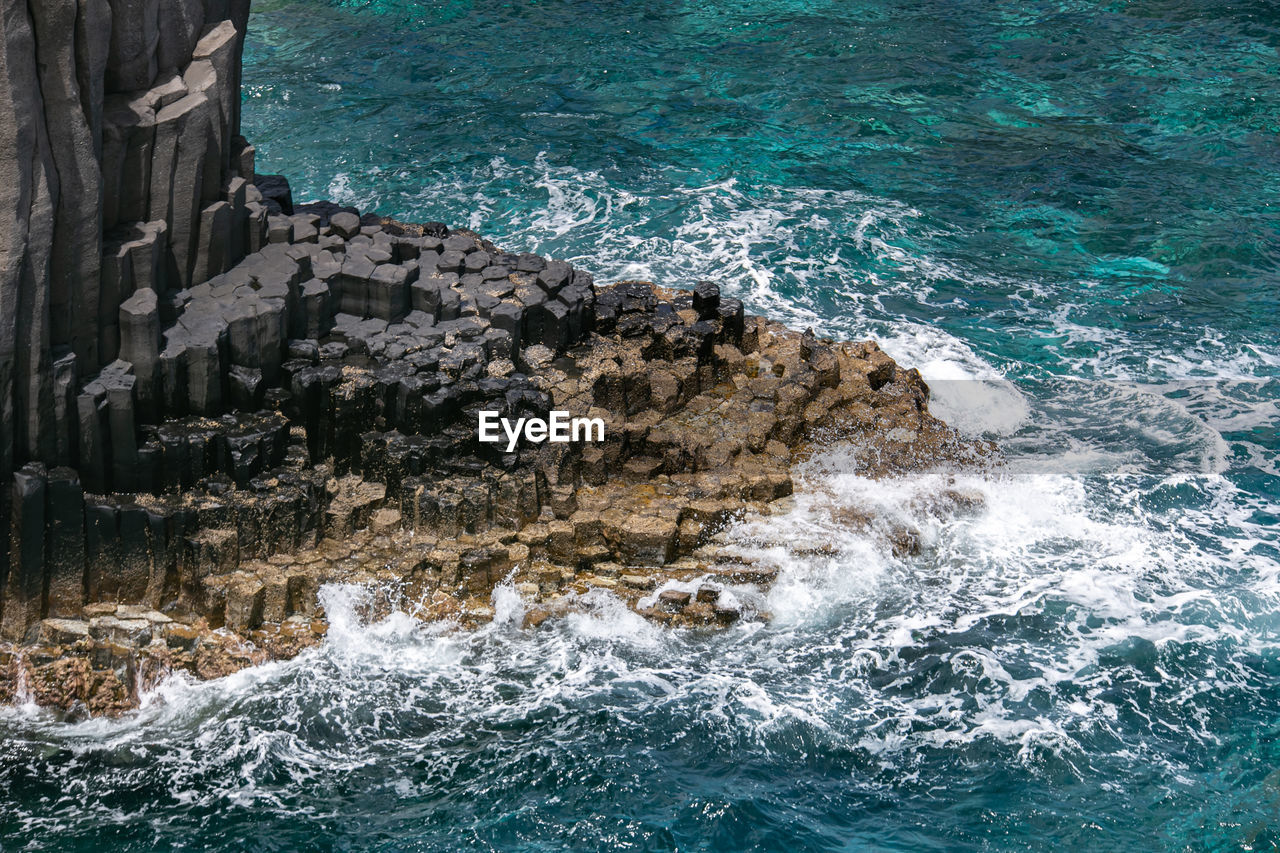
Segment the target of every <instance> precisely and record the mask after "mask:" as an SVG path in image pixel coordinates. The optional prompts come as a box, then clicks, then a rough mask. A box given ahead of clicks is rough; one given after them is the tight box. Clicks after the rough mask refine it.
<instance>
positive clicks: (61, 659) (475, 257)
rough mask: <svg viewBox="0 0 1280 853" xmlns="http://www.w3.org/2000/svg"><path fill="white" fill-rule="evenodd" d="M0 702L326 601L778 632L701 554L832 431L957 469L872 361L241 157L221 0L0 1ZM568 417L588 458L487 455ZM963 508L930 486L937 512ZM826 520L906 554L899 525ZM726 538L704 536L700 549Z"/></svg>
mask: <svg viewBox="0 0 1280 853" xmlns="http://www.w3.org/2000/svg"><path fill="white" fill-rule="evenodd" d="M0 2H4V3H5V5H4V6H3V9H4V16H5V17H4V27H5V29H4V32H5V44H4V48H3V51H0V99H3V101H4V103H3V105H2V106H0V145H3V146H4V147H3V148H0V152H3V153H2V154H0V170H3V171H2V173H0V200H2V201H3V208H2V209H0V217H2V219H0V223H3V231H2V235H3V236H2V237H0V309H2V310H3V313H2V314H0V323H2V324H3V325H0V414H2V415H3V419H2V426H0V475H3V483H4V484H5V485H4V487H2V488H0V518H3V519H5V520H6V521H7V523H6V524H3V525H0V701H5V700H12V699H15V698H34V699H35V700H36V701H38V702H40V703H42V704H49V705H54V706H59V707H63V708H72V707H78V708H81V709H83V710H85V711H88V712H92V713H97V712H112V711H118V710H120V709H123V708H125V707H128V706H130V705H131V704H132V703H133V702H135V701H136V700H137V696H138V691H139V689H141V688H142V687H144V686H146V685H147V684H148V683H151V682H152V681H153V680H154V679H156V678H159V677H162V676H163V675H164V674H165V673H168V672H172V671H174V670H185V671H189V672H192V673H194V674H196V675H198V676H201V677H210V676H214V675H220V674H225V673H227V672H230V671H234V670H235V669H237V668H239V667H242V666H246V665H249V664H252V663H256V662H260V661H262V660H265V659H268V658H271V657H280V656H285V655H289V654H294V653H296V652H297V651H298V650H299V649H301V648H304V647H305V646H307V645H308V644H310V643H313V642H315V641H316V640H317V638H318V637H319V636H321V635H323V632H324V613H323V610H322V609H321V608H320V607H319V604H318V600H317V591H318V589H319V587H320V586H321V585H322V584H324V583H329V582H338V581H341V582H365V583H378V584H383V585H391V586H394V587H395V589H397V590H398V593H397V595H399V596H400V597H401V598H402V600H403V601H406V602H409V603H410V604H411V605H412V608H413V609H414V610H415V612H417V613H418V614H419V615H421V616H422V617H423V618H449V619H454V620H456V621H459V622H461V623H464V624H465V623H468V622H474V621H477V620H483V619H485V618H487V617H488V616H489V615H490V614H491V611H490V609H489V601H490V597H491V595H492V592H493V590H494V588H495V587H496V586H497V585H500V584H503V583H510V584H512V585H514V587H515V588H516V589H517V590H518V591H519V592H520V594H521V595H522V596H523V597H524V599H525V600H526V602H527V603H528V605H529V608H530V609H529V611H528V615H527V619H528V622H529V623H530V624H531V625H533V624H537V623H539V622H540V621H541V620H542V619H544V618H546V617H548V616H550V615H553V614H555V613H557V612H562V611H564V610H565V609H568V608H571V607H572V606H573V603H574V602H575V601H576V600H579V598H580V597H581V596H583V595H587V594H589V593H590V591H591V590H592V589H607V590H609V591H610V592H611V594H613V595H616V596H618V597H620V598H622V599H623V600H624V601H626V602H628V603H629V604H630V605H631V606H632V607H634V608H635V609H637V610H638V611H639V612H642V613H644V614H645V615H647V616H649V617H650V618H653V619H655V620H659V621H666V622H678V623H694V624H703V623H707V624H723V623H726V622H731V621H734V620H737V619H744V618H746V619H749V618H766V616H767V614H765V613H763V612H762V607H761V605H760V602H761V601H762V600H763V599H762V598H761V596H760V593H761V592H762V591H763V590H764V589H766V588H767V586H768V584H769V583H770V582H771V581H772V579H773V576H774V574H775V573H776V570H775V569H773V568H770V567H768V566H760V565H753V564H750V563H748V562H744V561H743V560H742V559H741V558H740V557H738V556H737V555H736V554H735V552H734V551H733V549H732V547H730V546H731V544H732V543H728V542H726V541H724V539H723V534H722V531H723V530H724V529H725V527H726V524H727V523H728V522H729V521H730V520H731V519H733V518H735V517H737V516H739V515H741V514H743V513H747V512H758V513H768V512H770V511H772V510H773V509H776V508H777V507H778V506H779V505H780V504H779V502H780V501H785V499H786V497H787V496H788V495H789V494H790V493H791V491H792V489H793V488H794V482H793V479H792V465H793V464H794V462H795V461H796V460H798V459H800V458H803V457H804V456H805V455H806V454H807V453H808V452H809V451H810V448H811V447H813V446H814V445H815V444H816V445H825V444H828V443H830V442H833V441H840V442H845V443H847V444H848V445H849V446H850V447H852V448H854V449H855V450H857V451H859V452H860V453H861V454H862V462H863V465H864V470H865V471H866V472H867V473H868V474H871V475H878V474H883V473H890V472H897V471H902V470H914V469H919V468H922V467H929V466H932V465H935V464H938V463H940V462H957V461H959V462H965V461H972V460H974V459H977V458H981V457H982V455H983V453H984V452H985V451H984V448H982V447H979V446H975V445H973V444H971V443H968V442H965V441H962V440H961V439H960V438H959V437H958V436H957V435H956V434H955V433H954V432H953V431H951V430H950V429H948V428H947V427H946V426H945V425H944V424H942V423H941V422H940V421H938V420H937V419H935V418H933V417H932V416H931V415H929V413H928V408H927V399H928V389H927V387H926V386H925V384H924V382H923V381H922V380H921V378H920V376H919V374H918V373H917V372H915V371H913V370H904V369H901V368H899V367H898V366H897V365H896V364H895V363H894V362H893V360H892V359H890V358H889V357H888V356H887V355H886V354H884V353H883V352H881V351H880V349H879V348H878V347H877V346H876V345H875V344H874V343H872V342H862V343H835V342H832V341H826V340H820V339H818V338H816V337H814V336H813V335H812V334H811V333H806V334H801V333H798V332H796V331H793V330H789V329H786V328H783V327H782V326H780V325H779V324H776V323H772V322H770V321H767V320H765V319H763V318H759V317H748V316H745V314H744V311H743V306H742V304H741V303H740V302H738V301H736V300H734V299H730V298H725V297H724V296H723V295H722V294H721V293H720V290H719V288H718V287H717V286H716V285H715V284H714V283H712V282H699V283H696V284H695V283H690V284H692V285H693V286H692V289H690V290H668V289H665V288H662V287H658V286H655V285H653V284H650V283H647V282H619V283H614V284H612V285H611V286H608V287H601V286H598V285H597V284H596V282H595V281H594V279H593V278H592V276H591V275H590V274H589V273H588V272H586V271H584V270H580V269H575V268H574V267H572V266H571V265H570V264H568V263H565V262H563V261H557V260H552V259H547V258H542V257H539V256H536V255H532V254H515V253H510V252H507V251H504V250H502V249H501V248H499V247H498V246H495V245H494V244H492V243H490V242H489V241H487V240H485V239H483V238H482V237H480V236H479V235H477V234H474V233H472V232H469V231H466V230H451V229H449V228H447V227H446V226H445V225H443V224H440V223H428V224H425V225H410V224H405V223H401V222H395V221H392V220H388V219H384V218H382V217H380V216H377V215H376V214H366V215H364V216H361V215H360V213H359V211H356V210H352V209H344V208H340V207H338V206H336V205H333V204H330V203H325V202H319V203H312V204H302V205H295V204H294V199H293V196H292V193H291V191H290V188H289V185H288V182H287V181H286V180H285V179H283V178H281V177H279V176H260V175H257V174H255V171H254V151H253V148H252V146H250V145H249V144H248V143H247V142H246V141H245V140H244V139H243V138H242V137H240V135H239V120H240V117H239V103H240V98H239V77H240V52H241V47H242V40H243V34H244V27H245V22H246V20H247V11H248V10H247V2H245V0H114V2H110V3H107V2H106V0H40V2H39V3H36V2H34V0H29V2H21V0H16V2H15V1H14V0H10V1H9V2H5V0H0ZM553 410H564V411H569V412H571V413H573V414H574V415H581V416H584V417H587V418H592V419H595V420H597V421H598V422H599V423H600V424H602V425H603V428H604V439H603V440H602V441H599V442H587V441H576V442H567V443H549V442H530V441H521V442H519V443H518V444H517V445H516V446H514V447H511V448H508V447H507V446H506V444H505V443H497V444H495V443H487V442H482V441H480V440H479V438H478V434H477V427H478V424H479V418H480V413H481V412H482V411H488V412H497V413H498V414H499V415H500V416H502V417H506V418H508V419H511V420H515V419H518V418H521V417H526V418H527V417H533V418H545V417H547V416H548V415H549V413H550V412H551V411H553ZM968 500H969V499H967V498H965V497H964V496H962V495H943V496H939V506H940V507H942V509H941V510H940V511H946V512H950V511H958V510H959V509H962V508H963V507H964V506H965V505H966V504H967V502H968ZM872 521H873V520H872V519H869V518H867V517H865V516H860V515H858V514H857V513H849V514H847V522H848V523H849V524H851V525H860V526H863V527H866V528H867V529H868V530H872V529H877V530H880V531H881V534H880V535H884V536H886V537H888V540H889V545H890V547H893V548H894V549H896V550H899V551H901V552H909V551H910V550H911V549H912V548H915V547H917V542H918V539H917V538H916V537H915V536H914V534H913V532H912V531H910V530H899V529H892V528H884V527H883V525H879V526H877V525H875V524H873V523H872ZM717 537H720V538H717Z"/></svg>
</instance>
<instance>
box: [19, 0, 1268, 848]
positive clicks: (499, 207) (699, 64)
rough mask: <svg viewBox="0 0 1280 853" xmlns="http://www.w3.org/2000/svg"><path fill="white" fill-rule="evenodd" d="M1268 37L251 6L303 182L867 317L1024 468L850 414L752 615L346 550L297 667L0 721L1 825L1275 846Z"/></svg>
mask: <svg viewBox="0 0 1280 853" xmlns="http://www.w3.org/2000/svg"><path fill="white" fill-rule="evenodd" d="M1278 46H1280V9H1277V7H1276V6H1275V5H1274V4H1273V3H1269V2H1261V0H1254V2H1248V0H1239V2H1223V0H1202V2H1194V3H1192V2H1185V0H1182V1H1181V2H1176V1H1175V0H1132V2H1083V0H1059V2H1030V3H1021V4H1012V3H985V2H975V1H974V0H915V1H914V2H903V0H881V2H871V0H844V2H838V3H823V2H804V3H800V2H782V0H774V2H755V3H745V2H720V0H714V1H713V0H708V1H707V2H697V3H694V2H665V1H664V0H659V2H652V3H600V2H585V0H577V2H575V0H547V2H537V3H532V2H530V3H510V4H498V3H482V2H474V3H467V2H413V0H367V2H355V0H327V2H324V1H323V0H315V2H305V3H303V2H282V0H257V2H255V12H254V15H253V17H252V19H251V22H250V33H249V38H248V43H247V46H246V54H245V55H246V67H245V73H244V83H245V93H244V94H245V104H244V121H245V133H246V135H247V136H248V137H249V138H250V139H252V140H253V141H254V142H255V143H256V145H257V156H258V166H259V171H261V172H282V173H285V174H287V175H288V176H289V178H290V180H291V182H292V185H293V189H294V195H295V198H298V199H299V200H302V199H306V198H330V199H333V200H336V201H339V202H343V203H349V204H354V205H357V206H359V207H360V208H361V209H362V210H367V209H376V210H378V211H380V212H382V213H385V214H389V215H394V216H397V217H400V218H402V219H406V220H416V221H424V220H439V221H443V222H446V223H449V224H451V225H459V226H466V227H470V228H474V229H476V230H477V231H479V232H481V233H483V234H485V235H486V236H488V237H490V238H492V239H493V240H494V241H495V242H497V243H498V244H499V245H501V246H503V247H505V248H508V249H511V250H515V251H537V252H540V253H543V254H547V255H551V256H554V257H558V258H564V259H566V260H569V261H572V262H573V263H575V264H579V265H581V266H583V267H585V268H586V269H588V270H591V271H592V272H594V273H595V274H596V278H597V281H600V282H608V281H612V280H617V279H622V278H644V279H651V280H654V281H657V282H659V283H662V284H667V285H674V286H691V285H692V284H693V282H695V281H697V280H700V279H712V280H716V281H718V282H720V284H721V287H722V288H723V290H724V291H725V292H727V293H728V294H731V295H733V296H737V297H740V298H742V299H743V300H744V301H745V302H746V304H747V306H748V308H749V310H751V311H754V312H758V313H763V314H767V315H769V316H772V317H775V318H778V319H780V320H782V321H784V322H786V323H788V324H789V325H792V326H794V327H795V328H797V329H803V328H808V327H812V328H813V329H814V330H815V331H817V332H819V333H820V334H825V335H830V336H834V337H837V338H847V339H861V338H866V337H875V338H877V339H879V340H880V341H881V342H882V343H883V345H884V346H885V348H886V349H887V350H888V351H889V352H890V353H891V354H892V355H894V356H895V357H896V358H897V359H899V361H900V362H902V363H903V364H906V365H916V366H919V367H920V368H921V369H922V371H923V372H924V375H925V376H926V378H927V379H928V380H929V381H930V384H931V386H932V387H933V391H934V403H933V405H934V410H935V411H936V412H937V413H939V414H941V415H942V416H944V417H946V418H948V419H949V420H950V421H951V422H952V423H954V424H956V425H957V426H959V427H961V428H963V429H964V430H966V431H967V432H969V433H970V434H972V435H975V436H985V437H988V438H993V439H995V440H997V441H998V442H999V443H1000V444H1001V446H1002V447H1003V449H1004V454H1005V459H1006V464H1005V465H1004V466H1003V467H1002V468H1000V469H998V470H996V471H994V472H991V473H986V474H981V473H959V474H955V473H951V472H940V473H927V474H921V475H916V476H909V477H903V478H901V479H897V480H892V481H889V482H873V481H870V480H868V479H866V478H864V477H862V476H860V474H859V469H858V466H857V464H856V459H854V458H852V457H851V456H850V455H849V454H848V453H845V452H842V451H841V449H840V448H838V447H837V448H833V449H832V450H831V451H830V452H829V453H828V454H827V455H826V456H824V457H822V458H820V459H817V460H815V461H814V462H812V463H811V464H809V465H808V466H807V467H806V469H805V470H803V471H802V472H801V473H800V478H799V491H798V494H797V496H796V499H795V501H794V504H793V505H792V506H791V507H790V508H789V509H788V510H787V512H786V513H785V514H782V515H780V516H775V517H770V518H764V519H745V520H743V521H742V522H741V523H740V524H739V525H738V526H737V527H736V528H735V529H733V530H732V531H730V536H731V538H732V541H733V542H734V543H735V545H734V547H737V548H739V549H741V550H742V551H743V552H744V553H747V554H749V555H750V556H753V557H755V558H756V559H759V560H761V561H764V562H766V563H772V564H775V565H777V566H778V567H779V568H780V570H781V573H780V576H779V579H778V582H777V584H776V585H775V586H774V587H773V588H772V589H771V590H770V591H769V592H768V593H767V595H766V596H765V597H764V600H763V601H762V602H759V604H760V605H761V606H762V608H763V609H767V610H768V611H769V612H770V613H771V614H772V616H773V618H772V620H771V621H769V622H767V623H752V624H740V625H737V626H733V627H730V628H728V629H725V630H671V629H667V628H663V627H659V626H656V625H653V624H651V623H648V622H646V621H644V620H643V619H641V618H640V617H638V616H635V615H634V614H632V613H630V612H629V611H628V610H626V609H625V608H624V607H623V606H622V605H621V604H620V603H619V602H618V601H617V600H616V599H614V598H612V597H611V596H609V595H608V594H606V593H604V592H597V593H594V594H592V595H591V596H588V597H587V598H586V599H585V600H583V601H582V602H581V612H580V613H578V614H576V615H573V616H571V617H569V618H567V619H565V620H563V621H559V622H552V623H548V624H547V625H546V626H544V627H543V628H542V629H540V630H524V629H522V628H521V627H520V624H521V614H522V612H523V609H524V607H525V606H526V603H525V602H524V601H522V600H521V598H520V596H519V594H518V593H517V592H516V591H515V590H514V589H513V588H510V587H507V586H504V587H500V588H499V589H498V590H497V591H496V592H495V596H494V606H495V610H496V613H497V617H496V619H495V620H494V622H493V624H492V625H489V626H486V627H484V628H481V629H478V630H475V631H469V632H468V631H461V632H460V631H456V630H449V629H447V628H445V627H441V626H432V625H422V624H419V623H418V622H416V621H415V620H414V619H412V618H411V616H410V615H409V614H408V613H406V612H404V610H405V609H409V606H408V605H407V604H406V605H405V608H403V609H401V610H397V611H395V612H393V615H392V616H390V617H389V618H384V619H371V618H370V617H369V615H368V614H369V613H370V612H371V610H372V604H373V601H374V600H375V598H376V597H377V596H380V595H385V594H386V593H385V592H384V591H380V590H370V589H364V588H358V587H346V586H333V587H328V588H326V589H325V590H324V591H323V597H324V604H325V607H326V609H327V612H328V614H329V617H330V619H331V622H332V629H331V633H330V636H329V638H328V640H327V641H326V642H325V643H324V644H323V645H322V646H321V647H319V648H317V649H314V650H312V651H309V652H307V653H305V654H303V655H302V656H301V657H299V658H298V659H296V660H293V661H289V662H284V663H275V664H270V665H267V666H263V667H258V668H255V669H251V670H247V671H245V672H241V673H239V674H237V675H234V676H231V677H229V678H225V679H222V680H219V681H214V682H208V683H203V684H194V683H189V682H185V681H173V682H171V683H169V684H167V685H165V686H164V687H162V688H161V689H159V690H158V691H157V692H156V693H154V694H153V695H151V696H149V697H148V698H147V701H146V704H145V706H144V707H143V708H142V710H141V711H140V712H138V713H137V714H136V715H130V716H126V717H124V718H122V719H119V720H105V719H94V720H89V721H85V722H79V723H75V724H67V723H63V722H59V721H58V720H57V719H56V718H55V717H54V716H52V715H50V714H47V713H45V712H40V711H37V710H35V709H32V708H18V709H8V710H5V711H3V712H2V714H0V848H2V849H4V850H19V849H37V850H39V849H44V850H94V849H106V848H122V849H133V850H151V849H170V848H180V849H245V850H255V851H257V850H305V849H344V850H346V849H350V850H356V849H376V850H522V851H543V850H570V849H572V850H716V851H737V850H786V851H802V850H803V851H808V850H948V851H949V850H1043V849H1056V850H1126V851H1132V850H1260V849H1273V848H1275V847H1276V846H1277V845H1280V534H1278V532H1277V525H1278V523H1280V469H1278V468H1277V462H1278V460H1280V439H1278V438H1277V432H1280V430H1278V425H1280V410H1278V404H1280V331H1278V327H1277V322H1276V315H1277V311H1278V310H1280V296H1278V295H1277V294H1278V292H1280V145H1277V133H1278V132H1280V97H1277V93H1278V92H1280V58H1278V55H1277V47H1278ZM952 477H954V478H955V482H952V479H951V478H952ZM945 488H960V489H965V490H971V491H974V492H978V493H981V495H982V496H983V497H984V498H985V503H984V504H983V506H982V508H981V509H979V510H977V511H974V512H968V513H958V514H945V513H944V514H939V513H938V512H936V511H935V510H934V509H932V508H931V496H933V495H935V494H937V493H938V492H939V491H940V490H942V489H945ZM833 505H849V506H858V507H864V508H865V507H871V508H874V509H875V511H876V515H877V517H878V518H880V519H883V520H884V522H883V523H885V524H887V525H893V524H899V525H907V526H910V527H914V528H916V529H917V530H918V531H919V536H920V540H921V542H922V546H923V547H922V552H921V553H920V554H919V555H918V556H911V557H896V556H894V554H893V553H892V551H891V550H890V549H888V548H887V547H886V546H885V545H884V544H883V542H884V539H883V537H878V536H875V535H867V534H859V533H854V532H851V531H850V530H848V529H847V527H846V526H843V525H841V524H840V523H839V522H838V517H839V516H838V514H834V515H833V513H832V512H831V507H832V506H833Z"/></svg>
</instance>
